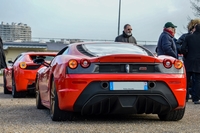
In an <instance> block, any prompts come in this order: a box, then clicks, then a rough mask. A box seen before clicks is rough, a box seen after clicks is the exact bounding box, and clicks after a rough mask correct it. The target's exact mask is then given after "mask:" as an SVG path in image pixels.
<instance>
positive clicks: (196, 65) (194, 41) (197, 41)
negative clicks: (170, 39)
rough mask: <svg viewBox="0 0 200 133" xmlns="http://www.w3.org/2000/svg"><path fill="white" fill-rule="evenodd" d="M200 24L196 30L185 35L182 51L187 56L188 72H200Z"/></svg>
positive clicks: (185, 62) (186, 65)
mask: <svg viewBox="0 0 200 133" xmlns="http://www.w3.org/2000/svg"><path fill="white" fill-rule="evenodd" d="M199 50H200V26H199V28H198V27H197V28H196V31H195V32H194V33H193V34H191V35H188V36H186V37H185V41H184V42H183V45H182V47H181V51H182V53H183V55H184V57H185V61H184V64H185V67H186V71H187V72H197V73H200V52H199Z"/></svg>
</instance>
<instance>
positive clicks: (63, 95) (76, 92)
mask: <svg viewBox="0 0 200 133" xmlns="http://www.w3.org/2000/svg"><path fill="white" fill-rule="evenodd" d="M103 81H106V82H109V81H118V82H120V81H123V82H124V81H153V82H155V83H156V84H157V88H155V90H153V89H152V90H148V91H143V92H144V93H143V92H142V91H123V90H122V91H110V90H109V89H108V90H106V91H107V92H106V91H105V90H102V88H101V82H103ZM55 82H56V88H57V92H58V99H59V107H60V109H62V110H68V111H74V107H75V106H76V103H77V101H78V100H79V101H81V100H82V101H83V100H85V103H83V105H84V104H86V103H87V102H89V99H90V98H91V97H95V96H97V95H102V94H103V95H110V96H112V95H133V96H137V95H140V96H141V95H143V94H144V95H145V96H153V95H159V96H160V97H162V98H163V99H166V100H165V102H166V103H168V104H169V106H172V105H170V104H171V103H170V102H172V104H176V105H174V106H173V109H178V108H184V107H185V100H186V77H185V74H153V75H152V74H149V75H148V74H145V76H144V75H143V74H109V75H107V74H90V75H87V74H71V75H66V77H65V79H62V80H60V79H59V78H55ZM94 82H96V84H95V86H93V87H92V88H90V90H89V91H87V92H86V91H85V90H86V89H87V90H88V87H89V86H90V85H91V84H92V83H94ZM160 84H163V85H164V86H163V87H165V88H166V89H165V90H167V92H165V91H162V85H161V86H160ZM88 93H89V94H90V93H91V95H88ZM164 93H168V94H164ZM83 95H85V97H84V96H83ZM86 95H87V96H88V97H87V96H86ZM80 97H81V99H80ZM168 97H169V98H168ZM84 98H85V99H84ZM170 98H172V99H175V100H174V101H173V100H172V101H170ZM90 100H92V99H90ZM99 100H102V99H101V98H100V99H99ZM83 105H82V106H83Z"/></svg>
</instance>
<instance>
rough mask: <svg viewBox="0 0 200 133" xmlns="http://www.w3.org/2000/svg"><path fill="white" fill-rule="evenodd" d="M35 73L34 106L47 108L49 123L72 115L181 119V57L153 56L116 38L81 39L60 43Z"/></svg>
mask: <svg viewBox="0 0 200 133" xmlns="http://www.w3.org/2000/svg"><path fill="white" fill-rule="evenodd" d="M35 62H36V63H38V64H43V65H44V66H43V67H42V68H40V69H39V70H38V72H37V77H36V106H37V108H38V109H43V108H48V109H50V116H51V119H52V120H53V121H63V120H67V119H68V120H70V119H72V118H73V115H74V113H80V114H81V115H104V114H142V113H146V114H158V117H159V118H160V120H165V121H177V120H180V119H182V117H183V116H184V112H185V102H186V75H185V68H184V65H183V63H182V61H181V60H178V59H175V58H173V57H170V56H158V57H156V56H154V54H153V53H151V52H150V51H149V50H148V49H146V48H144V47H142V46H140V45H135V44H130V43H120V42H91V43H87V42H81V43H74V44H70V45H68V46H66V47H65V48H64V49H62V50H61V51H60V52H58V55H57V56H56V57H55V58H54V59H53V60H52V62H51V63H47V62H45V60H43V59H36V60H35Z"/></svg>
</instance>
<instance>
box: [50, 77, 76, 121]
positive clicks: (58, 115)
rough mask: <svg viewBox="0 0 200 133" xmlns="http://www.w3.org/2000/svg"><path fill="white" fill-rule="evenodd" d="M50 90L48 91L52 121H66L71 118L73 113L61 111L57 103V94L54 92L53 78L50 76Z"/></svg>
mask: <svg viewBox="0 0 200 133" xmlns="http://www.w3.org/2000/svg"><path fill="white" fill-rule="evenodd" d="M51 82H52V84H51V91H50V115H51V119H52V120H53V121H66V120H72V119H73V113H72V112H67V111H62V110H60V108H59V106H58V105H59V104H58V102H59V101H58V95H57V92H56V87H55V82H54V78H52V81H51Z"/></svg>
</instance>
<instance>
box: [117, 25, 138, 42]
mask: <svg viewBox="0 0 200 133" xmlns="http://www.w3.org/2000/svg"><path fill="white" fill-rule="evenodd" d="M115 42H128V43H135V44H137V41H136V39H135V38H134V37H133V36H132V28H131V25H130V24H126V25H124V31H123V34H121V35H119V36H117V37H116V38H115Z"/></svg>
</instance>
